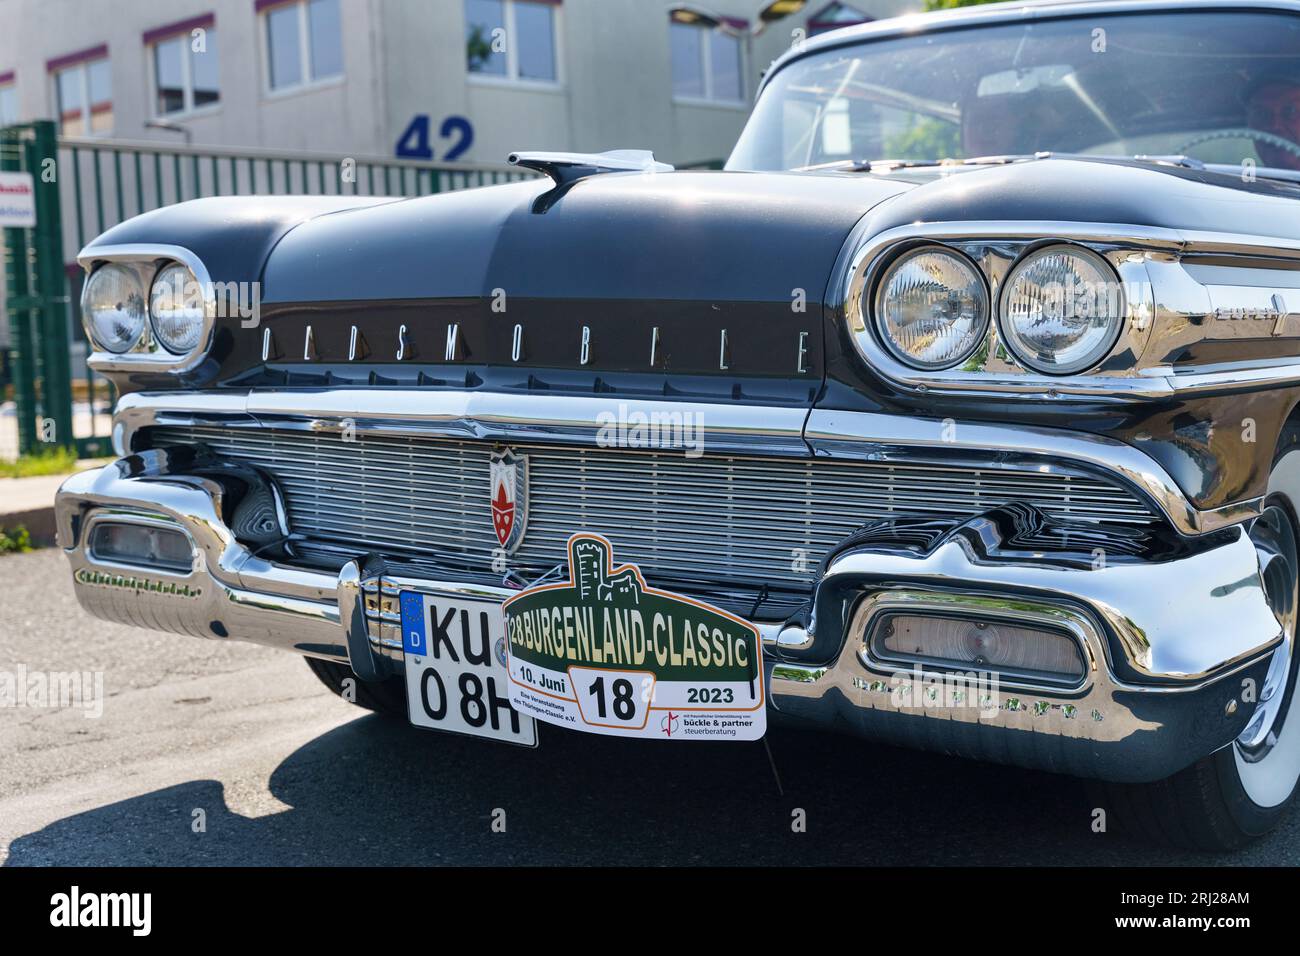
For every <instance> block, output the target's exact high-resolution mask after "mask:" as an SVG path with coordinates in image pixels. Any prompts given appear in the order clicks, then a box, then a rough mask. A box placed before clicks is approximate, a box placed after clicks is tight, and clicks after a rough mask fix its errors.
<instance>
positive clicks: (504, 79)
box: [460, 0, 564, 92]
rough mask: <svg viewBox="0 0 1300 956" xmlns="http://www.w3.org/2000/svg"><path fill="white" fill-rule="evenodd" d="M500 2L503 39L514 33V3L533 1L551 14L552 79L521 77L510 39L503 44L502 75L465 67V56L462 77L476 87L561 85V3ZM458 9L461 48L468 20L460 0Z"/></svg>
mask: <svg viewBox="0 0 1300 956" xmlns="http://www.w3.org/2000/svg"><path fill="white" fill-rule="evenodd" d="M501 3H502V24H503V28H504V29H505V31H506V37H507V41H508V38H509V37H512V36H514V35H515V32H516V31H515V4H517V3H534V4H536V5H537V6H541V7H546V8H547V9H548V10H549V11H550V13H551V40H552V45H553V47H554V49H553V50H552V51H551V54H552V56H553V57H554V59H555V79H553V80H539V79H536V78H535V77H523V76H520V75H519V51H518V50H517V49H516V47H515V44H514V43H512V42H507V43H506V72H505V73H504V74H496V73H476V72H474V71H473V70H471V69H470V68H469V58H468V57H466V59H465V79H466V81H467V82H469V83H473V84H476V85H479V86H504V87H509V88H511V89H525V90H539V91H543V92H555V91H557V90H561V89H563V88H564V29H563V27H564V14H563V10H564V4H563V3H554V2H551V0H501ZM460 11H461V26H462V29H461V32H460V36H461V41H460V42H461V49H462V52H463V51H464V46H465V28H468V26H469V19H468V17H467V16H466V13H465V4H464V2H462V3H461V5H460Z"/></svg>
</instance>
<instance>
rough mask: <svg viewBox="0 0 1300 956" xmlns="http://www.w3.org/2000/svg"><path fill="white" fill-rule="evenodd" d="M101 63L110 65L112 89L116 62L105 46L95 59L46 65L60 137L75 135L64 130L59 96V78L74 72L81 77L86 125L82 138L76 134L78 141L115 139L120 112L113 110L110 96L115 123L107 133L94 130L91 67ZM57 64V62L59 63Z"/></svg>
mask: <svg viewBox="0 0 1300 956" xmlns="http://www.w3.org/2000/svg"><path fill="white" fill-rule="evenodd" d="M95 49H98V48H95ZM72 56H78V54H72ZM101 61H103V62H104V63H105V64H107V65H108V68H109V74H108V75H109V83H110V85H111V84H112V81H113V58H112V55H111V53H110V52H109V50H108V47H107V45H105V46H104V48H103V52H102V53H98V52H97V53H95V54H94V55H91V56H85V57H82V58H79V59H76V60H73V61H71V62H69V63H67V64H65V65H63V66H50V65H49V64H46V75H47V77H48V78H49V79H48V82H49V84H50V88H51V92H52V93H53V99H54V110H55V113H56V114H57V115H58V123H57V126H58V131H59V135H60V136H71V135H72V134H70V133H66V132H65V131H64V129H63V103H62V100H61V98H60V96H59V77H60V76H62V75H63V74H64V73H72V72H75V73H77V74H78V75H79V82H78V84H77V85H78V87H79V89H80V93H81V109H82V125H83V129H82V132H81V133H80V134H77V137H76V138H78V139H100V138H106V137H110V136H112V135H113V131H114V129H115V128H116V126H117V111H116V109H115V108H114V106H113V102H114V97H113V94H112V93H111V92H110V94H109V98H108V106H109V110H108V111H109V113H110V114H111V115H112V117H113V122H112V124H110V125H109V127H108V129H105V130H100V131H96V130H95V121H94V115H95V103H94V101H93V100H92V99H91V98H90V67H91V65H92V64H95V63H99V62H101ZM54 62H57V60H56V61H54Z"/></svg>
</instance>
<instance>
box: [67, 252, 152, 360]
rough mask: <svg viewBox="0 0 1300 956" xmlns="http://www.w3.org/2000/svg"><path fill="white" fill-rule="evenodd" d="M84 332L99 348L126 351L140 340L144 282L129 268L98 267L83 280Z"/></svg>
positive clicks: (143, 318)
mask: <svg viewBox="0 0 1300 956" xmlns="http://www.w3.org/2000/svg"><path fill="white" fill-rule="evenodd" d="M82 316H83V319H84V322H85V326H86V334H87V335H88V336H90V338H91V340H92V341H93V342H94V343H95V345H97V346H98V347H99V348H101V349H104V350H105V351H108V352H126V351H129V350H130V349H132V348H134V347H135V346H136V345H138V344H139V342H140V337H141V336H142V335H143V334H144V328H145V321H146V319H145V301H144V285H143V283H142V282H141V281H140V274H139V273H138V272H137V271H136V270H135V269H133V268H131V267H129V266H126V265H121V264H118V263H109V264H107V265H104V266H101V267H100V268H98V269H96V270H95V271H94V272H93V273H91V275H90V277H89V278H88V279H86V287H85V290H84V292H83V294H82Z"/></svg>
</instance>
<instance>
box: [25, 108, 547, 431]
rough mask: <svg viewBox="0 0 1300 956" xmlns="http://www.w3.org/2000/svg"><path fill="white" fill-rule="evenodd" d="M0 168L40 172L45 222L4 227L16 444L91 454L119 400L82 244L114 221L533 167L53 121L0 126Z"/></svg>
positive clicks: (495, 179) (421, 190) (494, 178)
mask: <svg viewBox="0 0 1300 956" xmlns="http://www.w3.org/2000/svg"><path fill="white" fill-rule="evenodd" d="M51 159H53V160H54V162H53V163H50V162H49V160H51ZM0 169H4V170H14V171H22V172H30V173H32V174H33V175H34V177H35V179H36V204H37V226H36V228H34V229H5V230H4V250H5V253H4V266H5V284H4V296H5V300H6V308H7V311H8V315H9V324H10V356H9V366H10V370H11V372H10V379H11V384H12V387H13V392H14V401H15V404H16V406H17V420H18V450H19V451H20V452H21V453H28V452H31V451H34V450H37V449H39V448H41V447H43V445H44V444H56V445H63V446H75V447H76V448H77V449H78V451H80V452H81V453H82V454H106V453H107V452H108V447H109V443H108V436H107V413H108V411H109V410H110V409H111V407H112V404H113V402H114V401H115V399H116V396H115V395H113V393H112V387H111V385H110V384H109V383H108V381H107V380H105V379H103V378H101V377H99V376H97V375H95V374H94V373H92V372H90V371H89V370H88V369H87V368H86V366H85V355H86V353H87V351H88V344H87V342H86V339H85V334H84V332H83V331H82V326H81V317H80V315H79V305H78V303H79V299H80V293H81V281H82V273H81V270H80V269H79V268H77V267H76V256H77V253H78V251H79V250H80V249H81V248H83V247H84V246H85V245H86V243H88V242H89V241H90V240H91V239H93V238H94V237H95V236H97V235H99V234H100V233H101V232H103V231H104V230H105V229H108V228H110V227H112V226H114V225H116V224H117V223H119V222H122V221H123V220H125V219H128V218H130V217H131V216H135V215H138V214H140V213H143V212H148V211H149V210H152V209H157V208H159V207H160V206H166V205H170V204H172V203H176V202H182V201H184V200H187V199H196V198H200V197H204V196H235V195H243V196H251V195H284V194H309V195H359V196H421V195H428V194H430V193H437V192H447V191H450V190H457V189H467V188H473V187H477V186H487V185H492V184H494V183H500V182H507V181H510V180H516V179H523V178H531V177H532V176H533V174H532V173H531V172H528V171H524V170H520V169H517V168H514V167H509V166H496V165H472V164H462V163H444V164H436V163H422V162H413V161H409V160H395V159H387V158H379V157H369V156H339V155H335V154H331V155H323V154H316V153H302V152H295V153H284V152H274V151H267V150H252V149H224V148H214V147H202V148H199V147H191V146H181V145H167V144H158V143H136V142H121V141H106V140H97V139H71V138H60V137H57V136H56V134H55V128H54V124H53V123H51V122H48V121H41V122H36V123H31V124H26V125H23V126H15V127H8V128H5V129H0ZM3 384H5V383H0V385H3ZM74 394H75V399H76V402H75V407H76V409H77V410H78V413H77V414H76V415H75V417H74V414H73V409H74Z"/></svg>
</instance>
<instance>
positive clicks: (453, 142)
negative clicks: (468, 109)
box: [396, 113, 474, 163]
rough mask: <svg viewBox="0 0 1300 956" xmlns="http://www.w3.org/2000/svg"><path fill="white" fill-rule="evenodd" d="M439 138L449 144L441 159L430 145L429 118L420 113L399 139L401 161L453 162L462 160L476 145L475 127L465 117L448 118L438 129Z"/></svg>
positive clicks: (412, 118) (398, 153) (398, 149)
mask: <svg viewBox="0 0 1300 956" xmlns="http://www.w3.org/2000/svg"><path fill="white" fill-rule="evenodd" d="M438 136H439V137H440V138H442V139H443V140H446V141H447V142H448V144H449V145H448V146H447V149H446V151H445V152H444V153H443V154H442V156H441V157H435V156H434V154H433V146H432V145H431V144H430V143H429V117H428V115H426V114H424V113H418V114H416V115H415V116H413V117H411V122H409V123H408V124H407V125H406V129H404V130H403V131H402V135H401V136H399V137H398V138H397V150H396V152H397V157H398V158H399V159H436V158H441V159H442V161H443V162H448V163H450V162H452V161H453V160H457V159H460V158H461V157H462V156H464V155H465V153H466V151H467V150H468V149H469V148H470V146H471V145H473V143H474V126H473V124H471V123H470V121H469V120H467V119H466V118H465V117H463V116H448V117H447V118H446V119H444V120H443V121H442V125H441V126H439V127H438Z"/></svg>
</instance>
